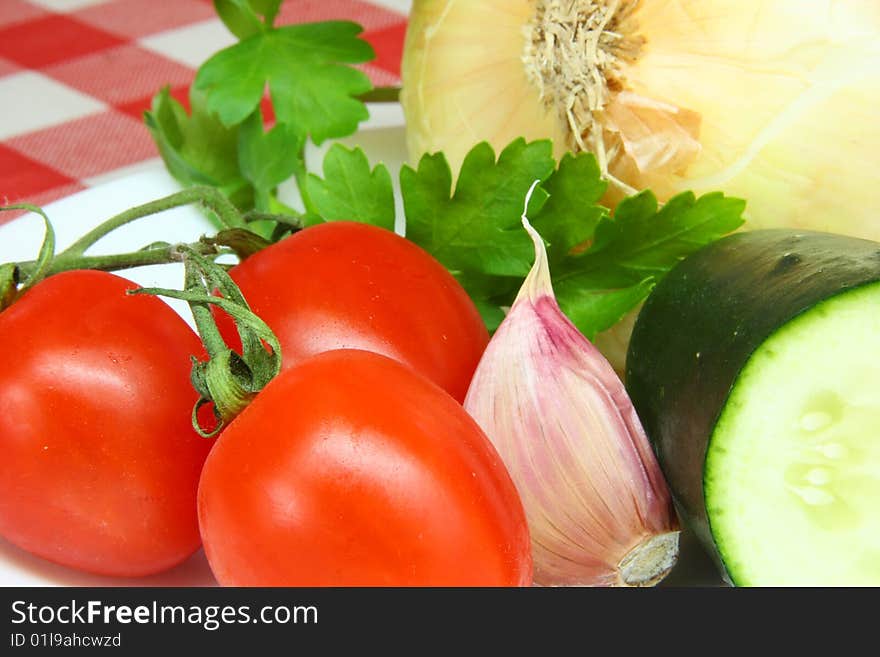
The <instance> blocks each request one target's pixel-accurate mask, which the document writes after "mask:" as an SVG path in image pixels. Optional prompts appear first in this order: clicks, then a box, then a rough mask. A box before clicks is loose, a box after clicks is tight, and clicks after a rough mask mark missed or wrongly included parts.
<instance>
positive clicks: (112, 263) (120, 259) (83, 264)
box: [15, 242, 223, 277]
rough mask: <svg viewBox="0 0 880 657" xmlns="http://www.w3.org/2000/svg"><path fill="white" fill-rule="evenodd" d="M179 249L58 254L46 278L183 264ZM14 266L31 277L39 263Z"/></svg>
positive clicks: (198, 246)
mask: <svg viewBox="0 0 880 657" xmlns="http://www.w3.org/2000/svg"><path fill="white" fill-rule="evenodd" d="M186 246H187V247H189V248H190V249H193V250H194V251H197V252H198V253H200V254H202V255H219V254H220V253H223V251H221V250H220V249H218V247H217V246H215V245H213V244H210V243H207V242H195V243H193V244H188V245H186ZM179 248H180V245H171V244H164V245H160V246H152V247H148V248H146V249H141V250H139V251H132V252H129V253H117V254H112V255H94V256H86V255H82V254H79V253H76V252H70V251H69V250H68V251H64V253H61V254H59V255H58V256H57V257H56V258H55V259H54V260H53V261H52V263H51V264H50V265H49V267H48V268H47V269H46V271H45V275H46V276H51V275H52V274H60V273H61V272H63V271H71V270H74V269H97V270H100V271H118V270H120V269H130V268H132V267H143V266H146V265H165V264H169V263H172V262H180V256H179V255H178V254H177V250H178V249H179ZM15 266H16V267H17V268H18V270H19V272H20V274H21V275H22V276H24V277H30V276H31V275H32V274H33V272H34V271H35V270H36V268H37V266H38V261H36V260H28V261H26V262H19V263H15Z"/></svg>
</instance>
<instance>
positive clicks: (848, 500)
mask: <svg viewBox="0 0 880 657" xmlns="http://www.w3.org/2000/svg"><path fill="white" fill-rule="evenodd" d="M703 485H704V494H705V503H706V511H707V515H708V518H709V525H710V528H711V531H712V536H713V539H714V541H715V544H716V546H717V548H718V552H719V554H720V556H721V559H722V561H723V562H724V565H725V568H726V570H727V572H728V574H729V576H730V577H731V579H732V581H733V583H735V584H737V585H745V586H786V585H791V586H804V585H807V586H810V585H816V586H820V585H833V586H857V585H861V586H865V585H867V586H880V283H872V284H869V285H864V286H862V287H859V288H856V289H853V290H849V291H846V292H843V293H841V294H838V295H836V296H834V297H831V298H830V299H827V300H825V301H823V302H821V303H819V304H817V305H816V306H814V307H813V308H811V309H810V310H808V311H806V312H804V313H802V314H801V315H799V316H797V317H795V318H794V319H793V320H791V321H789V322H788V323H786V324H784V325H783V326H782V327H780V328H779V329H778V330H776V332H774V333H773V334H772V335H771V336H770V337H769V338H768V339H767V340H765V341H764V342H763V343H762V344H761V345H760V346H759V347H758V348H757V349H756V350H755V352H754V353H753V354H752V356H751V357H750V358H749V360H748V362H747V363H746V366H745V367H744V368H743V369H742V370H741V371H740V373H739V375H738V376H737V379H736V381H735V383H734V385H733V387H732V389H731V392H730V395H729V397H728V400H727V402H726V403H725V405H724V408H723V410H722V412H721V414H720V416H719V419H718V421H717V423H716V425H715V428H714V430H713V432H712V436H711V438H710V440H709V446H708V450H707V453H706V462H705V468H704V472H703Z"/></svg>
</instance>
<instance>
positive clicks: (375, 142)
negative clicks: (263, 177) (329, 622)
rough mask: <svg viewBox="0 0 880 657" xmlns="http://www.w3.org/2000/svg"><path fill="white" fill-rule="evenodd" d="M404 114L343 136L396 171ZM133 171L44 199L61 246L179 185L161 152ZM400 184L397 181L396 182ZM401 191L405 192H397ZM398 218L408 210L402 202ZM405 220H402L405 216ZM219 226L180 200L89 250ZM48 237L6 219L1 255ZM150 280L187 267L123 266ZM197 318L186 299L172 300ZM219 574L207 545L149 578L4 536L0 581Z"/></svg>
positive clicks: (169, 279) (291, 193)
mask: <svg viewBox="0 0 880 657" xmlns="http://www.w3.org/2000/svg"><path fill="white" fill-rule="evenodd" d="M402 126H403V114H402V112H401V109H400V106H399V105H397V104H377V105H370V120H369V121H368V122H367V123H365V124H364V127H363V129H362V130H361V131H360V132H359V133H358V134H357V135H355V136H353V137H350V138H347V139H343V140H340V141H341V142H342V143H344V144H346V145H348V146H354V145H358V146H361V147H362V148H363V149H364V151H365V152H366V153H367V155H368V157H369V158H370V161H371V162H372V163H373V164H375V163H378V162H384V163H385V164H386V165H387V166H388V168H389V169H390V171H391V175H392V179H394V180H396V179H397V172H398V170H399V169H400V166H401V165H402V164H403V162H404V161H405V160H406V146H405V143H404V132H403V127H402ZM329 146H330V144H329V143H328V144H325V145H322V147H321V148H311V149H310V150H309V152H308V154H307V158H306V159H307V164H308V167H309V170H310V171H315V172H320V170H321V160H322V158H323V154H324V153H325V152H326V150H327V148H329ZM139 169H140V170H138V171H137V172H136V173H131V174H128V175H125V176H123V177H120V178H118V179H115V180H111V181H109V182H106V183H104V184H102V185H99V186H97V187H92V188H91V189H86V190H83V191H81V192H79V193H77V194H74V195H72V196H69V197H67V198H64V199H61V200H59V201H56V202H54V203H51V204H49V205H47V206H45V208H44V210H45V211H46V214H48V216H49V218H50V219H51V220H52V224H53V226H54V227H55V232H56V238H57V250H58V251H60V250H62V249H64V248H65V247H66V246H67V245H69V244H71V243H73V242H74V241H75V240H76V239H77V238H79V237H81V236H82V235H83V234H84V233H86V232H87V231H88V230H90V229H91V228H93V227H95V226H97V225H98V224H100V223H101V222H102V221H104V220H105V219H107V218H109V217H111V216H113V215H115V214H117V213H118V212H121V211H123V210H126V209H127V208H130V207H132V206H135V205H138V204H140V203H146V202H147V201H152V200H155V199H157V198H161V197H163V196H166V195H168V194H172V193H174V192H176V191H178V190H179V189H180V185H179V184H178V183H177V182H176V181H175V180H174V179H173V178H172V177H171V176H170V175H169V174H168V173H167V172H166V171H165V169H164V167H163V165H162V163H161V161H159V160H156V161H155V162H152V163H147V164H146V165H144V166H141V167H139ZM395 184H396V183H395ZM280 195H281V197H282V198H283V200H285V201H286V202H288V203H290V204H293V205H298V204H299V197H298V194H297V193H296V188H295V185H292V184H285V185H282V189H281V190H280ZM396 196H397V198H399V194H397V195H396ZM397 215H398V218H401V217H402V216H403V213H402V211H401V209H400V208H398V212H397ZM398 227H399V228H400V227H402V223H399V224H398ZM212 229H213V226H212V225H211V223H210V222H209V221H208V220H207V218H206V217H205V216H204V215H203V214H201V212H200V211H198V210H197V209H195V208H193V207H185V208H177V209H174V210H169V211H167V212H164V213H162V214H159V215H154V216H152V217H149V218H144V219H141V220H139V221H136V222H134V223H132V224H129V225H127V226H125V227H123V228H121V229H119V230H117V231H114V232H113V233H111V234H110V235H108V236H107V237H106V238H105V239H103V240H101V241H100V242H98V243H97V244H96V245H95V247H94V248H93V249H91V250H90V251H89V253H122V252H126V251H132V250H135V249H138V248H141V247H143V246H146V245H147V244H149V243H151V242H154V241H156V239H157V236H161V239H162V240H163V241H168V242H193V241H195V240H197V239H198V238H199V237H200V236H201V235H202V234H203V233H205V232H210V231H212ZM42 239H43V221H42V219H41V218H39V217H38V216H36V215H33V214H28V215H24V216H22V217H19V218H17V219H15V220H13V221H11V222H9V223H7V224H5V225H3V226H0V263H3V262H13V261H23V260H30V259H33V258H34V257H36V254H37V252H38V250H39V247H40V244H41V242H42ZM118 273H119V274H120V275H122V276H125V277H126V278H129V279H131V280H133V281H135V282H136V283H138V284H140V285H143V286H158V287H170V288H180V286H181V284H182V283H183V268H182V267H181V266H179V265H160V266H151V267H138V268H135V269H129V270H127V271H122V272H118ZM165 301H166V302H168V303H169V305H171V306H172V307H173V308H174V309H175V310H176V311H177V312H178V313H180V315H181V316H182V317H183V318H184V319H186V321H187V322H189V323H190V325H192V316H191V315H190V312H189V309H188V308H187V306H186V304H185V303H183V302H179V301H173V300H172V301H168V300H165ZM214 584H215V581H214V578H213V576H212V575H211V571H210V570H209V568H208V564H207V562H206V561H205V558H204V555H203V553H202V552H201V551H200V552H198V553H197V554H195V555H194V556H193V557H191V558H190V559H189V560H188V561H186V562H185V563H184V564H182V565H180V566H178V567H177V568H174V569H173V570H171V571H168V572H166V573H163V574H161V575H156V576H152V577H146V578H138V579H119V578H110V577H98V576H94V575H89V574H86V573H80V572H78V571H75V570H71V569H69V568H65V567H63V566H58V565H56V564H52V563H49V562H47V561H44V560H43V559H40V558H38V557H34V556H32V555H30V554H28V553H26V552H24V551H23V550H20V549H19V548H17V547H15V546H13V545H11V544H10V543H8V542H6V541H4V540H3V539H2V538H0V586H210V585H214Z"/></svg>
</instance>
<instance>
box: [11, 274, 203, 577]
mask: <svg viewBox="0 0 880 657" xmlns="http://www.w3.org/2000/svg"><path fill="white" fill-rule="evenodd" d="M135 287H136V285H135V284H134V283H132V282H130V281H128V280H125V279H123V278H121V277H119V276H116V275H114V274H109V273H105V272H99V271H69V272H65V273H60V274H57V275H54V276H50V277H49V278H46V279H44V280H42V281H41V282H39V283H37V284H36V285H34V286H33V287H32V288H31V289H29V290H28V291H27V292H25V293H24V294H23V295H22V296H21V297H20V298H18V299H17V300H16V301H15V303H13V304H12V305H11V306H10V307H9V308H7V309H5V310H3V311H2V313H0V334H2V335H3V340H2V343H0V360H2V362H3V367H2V368H0V453H2V458H0V535H2V536H3V537H4V538H6V539H7V540H9V541H10V542H12V543H13V544H15V545H17V546H19V547H21V548H23V549H25V550H27V551H29V552H31V553H33V554H36V555H38V556H41V557H43V558H45V559H48V560H50V561H53V562H56V563H59V564H63V565H65V566H70V567H73V568H77V569H80V570H84V571H89V572H93V573H98V574H102V575H117V576H140V575H148V574H152V573H157V572H160V571H163V570H166V569H168V568H170V567H172V566H174V565H176V564H178V563H180V562H181V561H183V560H185V559H186V558H187V557H189V556H190V555H191V554H192V553H193V552H195V551H196V550H197V549H198V548H199V545H200V538H199V530H198V520H197V517H196V489H197V485H198V479H199V476H200V473H201V469H202V464H203V463H204V460H205V457H206V456H207V454H208V451H209V450H210V447H211V442H212V441H209V440H205V439H204V438H201V437H200V436H198V435H197V434H196V432H195V431H194V430H193V428H192V426H191V424H190V415H191V411H192V406H193V403H194V402H195V400H196V398H197V395H196V393H195V392H194V391H193V389H192V386H191V384H190V381H189V369H190V355H191V354H199V353H201V352H202V346H201V344H200V342H199V339H198V337H197V336H196V334H195V333H194V332H193V331H192V329H190V327H189V326H188V325H187V324H186V323H185V322H184V321H183V320H182V319H181V318H180V317H179V316H178V315H177V314H176V313H175V312H174V311H173V310H172V309H171V308H170V307H169V306H168V305H167V304H165V303H163V302H162V301H161V300H159V299H157V298H151V297H147V296H140V297H132V296H130V295H128V294H127V291H128V290H130V289H132V288H135Z"/></svg>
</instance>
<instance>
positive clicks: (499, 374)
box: [464, 219, 679, 586]
mask: <svg viewBox="0 0 880 657" xmlns="http://www.w3.org/2000/svg"><path fill="white" fill-rule="evenodd" d="M524 224H526V227H527V229H528V230H529V232H530V234H531V235H532V238H533V240H535V248H536V261H535V265H534V266H533V268H532V271H531V272H530V273H529V276H528V278H527V279H526V281H525V283H524V284H523V287H522V289H521V290H520V294H519V296H518V297H517V299H516V301H515V302H514V304H513V306H512V307H511V309H510V312H509V313H508V315H507V317H506V318H505V320H504V321H503V322H502V324H501V326H500V327H499V328H498V330H497V331H496V333H495V335H494V336H493V337H492V340H491V341H490V343H489V346H488V347H487V349H486V352H485V353H484V355H483V358H482V360H481V362H480V364H479V366H478V368H477V371H476V373H475V375H474V379H473V381H472V383H471V386H470V389H469V391H468V394H467V397H466V398H465V402H464V406H465V409H466V410H467V411H468V412H469V413H470V414H471V415H472V416H473V417H474V418H475V419H476V420H477V422H478V423H479V424H480V426H481V427H482V428H483V430H484V431H485V432H486V434H487V435H488V436H489V438H490V439H491V440H492V442H493V443H494V445H495V447H496V449H497V450H498V452H499V453H500V455H501V457H502V459H503V460H504V462H505V464H506V466H507V468H508V471H509V472H510V474H511V476H512V478H513V480H514V482H515V483H516V486H517V489H518V491H519V493H520V496H521V498H522V501H523V505H524V507H525V510H526V517H527V519H528V523H529V530H530V532H531V537H532V556H533V560H534V568H535V583H536V584H538V585H543V586H566V585H567V586H572V585H580V586H618V585H620V586H649V585H653V584H656V583H657V582H659V581H660V580H661V579H662V578H663V577H665V575H666V574H668V572H669V571H670V570H671V569H672V566H673V565H674V564H675V561H676V559H677V555H678V529H679V525H678V519H677V517H676V515H675V511H674V509H673V506H672V501H671V496H670V493H669V489H668V487H667V485H666V482H665V480H664V478H663V475H662V473H661V471H660V467H659V464H658V463H657V459H656V457H655V455H654V452H653V451H652V449H651V446H650V444H649V442H648V438H647V436H646V435H645V432H644V429H643V428H642V425H641V422H640V421H639V418H638V416H637V415H636V412H635V409H634V408H633V405H632V403H631V402H630V399H629V397H628V395H627V393H626V390H625V388H624V386H623V383H622V381H621V380H620V378H619V377H618V376H617V374H616V372H615V371H614V369H613V367H612V366H611V365H610V364H609V363H608V361H607V360H606V359H605V357H604V356H603V355H602V354H601V353H600V352H599V350H598V349H597V348H596V347H595V346H593V344H592V343H590V341H589V340H587V339H586V338H585V337H584V336H583V335H582V334H581V333H580V332H579V331H578V330H577V328H576V327H575V326H574V324H572V323H571V321H569V319H568V318H567V317H566V316H565V315H564V314H563V312H562V310H561V309H560V308H559V305H558V304H557V302H556V299H555V297H554V296H553V290H552V286H551V284H550V274H549V269H548V265H547V258H546V252H545V250H544V244H543V241H541V238H540V236H538V235H537V233H535V232H534V230H533V229H532V228H531V226H529V225H528V222H527V221H526V220H525V219H524Z"/></svg>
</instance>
